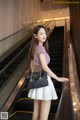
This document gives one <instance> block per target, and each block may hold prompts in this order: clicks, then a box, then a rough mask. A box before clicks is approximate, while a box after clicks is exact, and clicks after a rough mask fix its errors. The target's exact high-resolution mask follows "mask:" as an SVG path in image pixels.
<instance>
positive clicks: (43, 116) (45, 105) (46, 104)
mask: <svg viewBox="0 0 80 120" xmlns="http://www.w3.org/2000/svg"><path fill="white" fill-rule="evenodd" d="M50 105H51V100H42V101H41V108H40V119H39V120H48V115H49V111H50Z"/></svg>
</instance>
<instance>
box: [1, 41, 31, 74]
mask: <svg viewBox="0 0 80 120" xmlns="http://www.w3.org/2000/svg"><path fill="white" fill-rule="evenodd" d="M29 44H30V42H29V43H28V44H27V45H26V46H25V47H24V48H23V49H22V50H21V51H20V52H19V53H18V54H17V55H16V56H15V57H14V58H13V59H12V60H11V61H10V62H9V63H8V64H7V65H6V66H5V67H4V68H3V69H2V70H1V71H0V75H1V74H2V73H3V72H4V71H5V70H6V69H7V68H8V67H9V65H11V64H12V62H13V61H14V60H15V59H16V58H17V57H18V56H19V55H20V54H21V53H22V52H23V51H24V50H25V49H26V47H27V46H28V45H29Z"/></svg>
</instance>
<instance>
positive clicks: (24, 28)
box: [0, 22, 37, 42]
mask: <svg viewBox="0 0 80 120" xmlns="http://www.w3.org/2000/svg"><path fill="white" fill-rule="evenodd" d="M35 23H37V22H34V23H31V24H29V25H28V26H26V27H24V28H22V29H21V30H19V31H17V32H15V33H13V34H11V35H9V36H7V37H5V38H3V39H1V40H0V42H2V41H4V40H6V39H7V38H9V37H11V36H13V35H15V34H18V33H19V32H21V31H23V30H24V29H28V28H29V27H30V26H32V25H33V24H35Z"/></svg>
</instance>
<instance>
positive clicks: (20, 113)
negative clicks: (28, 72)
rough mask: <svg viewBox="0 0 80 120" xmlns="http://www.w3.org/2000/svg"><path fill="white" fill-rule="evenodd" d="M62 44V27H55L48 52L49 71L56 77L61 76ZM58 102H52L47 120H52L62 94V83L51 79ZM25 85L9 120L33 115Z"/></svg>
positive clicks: (25, 119) (27, 119)
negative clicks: (49, 59)
mask: <svg viewBox="0 0 80 120" xmlns="http://www.w3.org/2000/svg"><path fill="white" fill-rule="evenodd" d="M63 44H64V27H55V28H54V30H53V31H52V34H51V36H50V38H49V50H50V58H51V61H50V64H49V67H50V69H51V70H52V71H53V72H54V73H55V74H56V75H57V76H62V67H63V66H62V65H63ZM52 80H53V83H54V86H55V88H56V92H57V95H58V100H54V101H53V100H52V102H51V109H50V114H49V120H54V118H55V114H56V111H57V107H58V103H59V99H60V96H61V92H62V83H60V82H58V81H56V80H55V79H52ZM26 87H27V83H26V84H25V86H24V88H23V90H22V92H21V93H20V96H19V97H18V98H17V99H16V100H15V104H13V105H14V108H13V107H11V108H10V109H9V111H10V110H11V114H10V115H9V120H31V118H32V113H33V100H32V99H30V98H28V96H27V94H28V91H27V90H26ZM12 108H13V109H12Z"/></svg>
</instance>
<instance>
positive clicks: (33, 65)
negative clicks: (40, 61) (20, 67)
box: [31, 54, 41, 80]
mask: <svg viewBox="0 0 80 120" xmlns="http://www.w3.org/2000/svg"><path fill="white" fill-rule="evenodd" d="M35 58H36V57H35V54H34V60H33V63H31V66H32V68H33V69H32V70H31V80H32V76H33V72H34V68H35ZM39 79H41V66H40V77H39Z"/></svg>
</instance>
